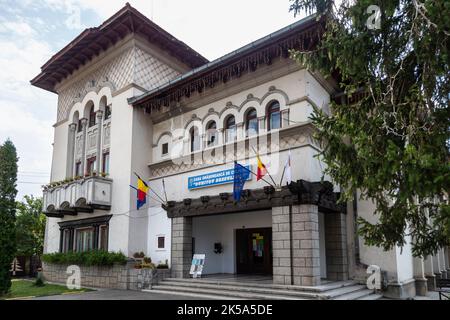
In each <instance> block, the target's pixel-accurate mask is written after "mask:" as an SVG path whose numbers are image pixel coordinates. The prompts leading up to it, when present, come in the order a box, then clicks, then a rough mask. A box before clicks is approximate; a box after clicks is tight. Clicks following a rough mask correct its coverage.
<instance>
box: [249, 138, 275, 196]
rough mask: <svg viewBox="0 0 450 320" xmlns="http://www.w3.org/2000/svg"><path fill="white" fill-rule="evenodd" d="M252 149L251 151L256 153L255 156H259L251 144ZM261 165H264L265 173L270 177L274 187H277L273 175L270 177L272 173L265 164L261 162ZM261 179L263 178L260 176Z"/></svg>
mask: <svg viewBox="0 0 450 320" xmlns="http://www.w3.org/2000/svg"><path fill="white" fill-rule="evenodd" d="M252 149H253V152H254V153H256V156H257V157H258V158H259V153H258V152H256V150H255V148H254V147H253V146H252ZM263 165H264V168H265V169H266V171H267V174H268V175H269V177H270V179H271V180H272V182H273V187H274V188H276V187H277V183H276V182H275V180H274V179H273V177H272V175H271V174H270V172H269V169H267V167H266V165H265V164H263ZM261 179H263V178H261Z"/></svg>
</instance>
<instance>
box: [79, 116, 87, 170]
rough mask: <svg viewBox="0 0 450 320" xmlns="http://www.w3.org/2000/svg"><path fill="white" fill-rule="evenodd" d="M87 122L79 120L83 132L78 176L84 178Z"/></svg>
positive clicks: (84, 119)
mask: <svg viewBox="0 0 450 320" xmlns="http://www.w3.org/2000/svg"><path fill="white" fill-rule="evenodd" d="M87 123H88V120H87V119H86V118H83V119H81V131H82V132H83V135H82V138H81V167H80V175H81V176H84V174H85V172H84V168H85V163H86V130H87V128H86V126H87Z"/></svg>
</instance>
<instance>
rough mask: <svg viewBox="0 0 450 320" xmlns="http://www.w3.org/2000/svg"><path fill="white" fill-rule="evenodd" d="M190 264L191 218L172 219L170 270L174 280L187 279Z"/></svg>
mask: <svg viewBox="0 0 450 320" xmlns="http://www.w3.org/2000/svg"><path fill="white" fill-rule="evenodd" d="M191 262H192V218H191V217H181V218H173V219H172V259H171V270H172V276H173V277H175V278H189V270H190V267H191Z"/></svg>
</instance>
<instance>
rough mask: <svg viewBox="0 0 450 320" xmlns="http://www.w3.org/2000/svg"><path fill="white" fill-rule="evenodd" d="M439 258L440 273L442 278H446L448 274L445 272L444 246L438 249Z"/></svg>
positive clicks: (446, 266)
mask: <svg viewBox="0 0 450 320" xmlns="http://www.w3.org/2000/svg"><path fill="white" fill-rule="evenodd" d="M439 259H440V261H441V273H442V278H443V279H448V274H447V268H448V265H447V261H446V260H447V259H446V257H445V252H444V248H442V249H441V250H439Z"/></svg>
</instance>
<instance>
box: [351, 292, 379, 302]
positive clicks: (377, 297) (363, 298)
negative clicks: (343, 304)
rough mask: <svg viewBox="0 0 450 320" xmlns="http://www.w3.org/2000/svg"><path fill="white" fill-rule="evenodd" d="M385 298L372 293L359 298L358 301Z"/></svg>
mask: <svg viewBox="0 0 450 320" xmlns="http://www.w3.org/2000/svg"><path fill="white" fill-rule="evenodd" d="M381 298H383V295H382V294H378V293H372V294H370V295H368V296H365V297H362V298H358V299H356V300H379V299H381Z"/></svg>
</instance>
